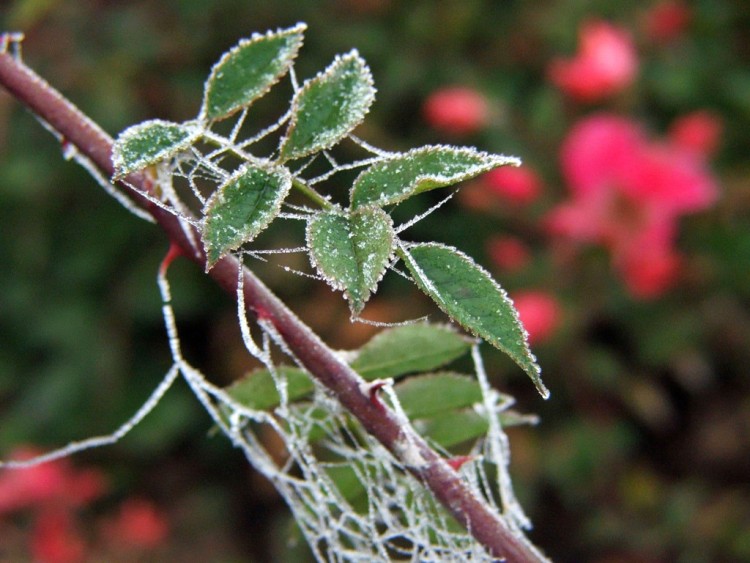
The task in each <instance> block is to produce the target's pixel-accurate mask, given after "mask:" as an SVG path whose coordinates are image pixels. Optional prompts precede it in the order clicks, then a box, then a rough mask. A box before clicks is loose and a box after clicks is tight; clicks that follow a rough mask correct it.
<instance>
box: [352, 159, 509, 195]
mask: <svg viewBox="0 0 750 563" xmlns="http://www.w3.org/2000/svg"><path fill="white" fill-rule="evenodd" d="M505 164H514V165H518V164H520V161H519V160H518V159H516V158H513V157H507V156H502V155H495V154H489V153H485V152H480V151H477V150H476V149H473V148H460V147H450V146H427V147H422V148H418V149H414V150H411V151H409V152H407V153H403V154H398V155H397V156H394V157H392V158H389V159H387V160H384V161H381V162H377V163H375V164H373V165H372V166H370V167H369V168H367V169H365V170H364V171H362V173H360V175H359V176H358V177H357V179H356V180H355V181H354V184H353V186H352V189H351V196H350V197H351V206H352V208H353V209H356V208H358V207H361V206H363V205H379V206H384V205H391V204H394V203H398V202H399V201H402V200H404V199H407V198H409V197H411V196H413V195H416V194H418V193H421V192H424V191H427V190H432V189H435V188H442V187H444V186H450V185H453V184H456V183H458V182H461V181H463V180H468V179H469V178H473V177H474V176H477V175H479V174H482V173H484V172H487V171H488V170H491V169H492V168H496V167H498V166H503V165H505Z"/></svg>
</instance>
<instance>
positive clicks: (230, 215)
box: [203, 163, 292, 271]
mask: <svg viewBox="0 0 750 563" xmlns="http://www.w3.org/2000/svg"><path fill="white" fill-rule="evenodd" d="M291 186H292V175H291V173H290V172H289V170H287V169H286V168H284V167H283V166H273V165H270V164H256V163H249V164H246V165H244V166H242V167H241V168H240V169H239V170H238V171H237V172H235V173H234V174H233V175H232V176H231V177H230V178H229V179H228V180H227V181H226V182H224V183H223V184H222V185H221V186H219V188H218V189H217V190H216V192H214V194H213V195H212V196H211V197H210V198H209V200H208V201H207V202H206V206H205V218H204V222H203V245H204V248H205V251H206V258H207V262H206V271H208V270H210V269H211V267H212V266H213V265H214V264H215V263H216V262H217V261H218V260H220V259H221V258H223V257H224V256H225V255H226V254H228V253H229V252H231V251H232V250H235V249H236V248H239V247H240V246H242V245H243V244H245V243H247V242H250V241H251V240H253V239H254V238H255V237H256V236H257V235H258V234H259V233H260V232H261V231H263V230H264V229H265V228H266V227H267V226H268V224H269V223H270V222H271V221H272V220H273V219H274V218H275V217H276V215H277V214H278V213H279V210H280V208H281V203H282V202H283V201H284V199H285V198H286V196H287V194H288V193H289V189H290V188H291Z"/></svg>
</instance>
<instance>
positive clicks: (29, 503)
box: [0, 448, 106, 515]
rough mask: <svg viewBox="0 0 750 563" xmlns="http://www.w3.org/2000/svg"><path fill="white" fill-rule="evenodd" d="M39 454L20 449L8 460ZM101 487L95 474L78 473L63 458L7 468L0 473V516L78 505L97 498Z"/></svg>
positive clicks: (103, 483)
mask: <svg viewBox="0 0 750 563" xmlns="http://www.w3.org/2000/svg"><path fill="white" fill-rule="evenodd" d="M40 453H41V452H39V451H37V450H36V449H35V448H21V449H19V450H18V451H17V452H15V453H14V454H12V456H11V457H13V458H14V459H20V460H23V459H30V458H32V457H34V456H36V455H39V454H40ZM105 488H106V485H105V481H104V477H103V476H102V474H101V473H100V472H99V471H97V470H95V469H87V470H78V469H76V468H74V467H73V466H72V465H71V464H70V463H69V462H68V460H66V459H59V460H56V461H50V462H47V463H42V464H40V465H35V466H33V467H29V468H27V469H8V470H5V471H3V472H2V473H0V515H2V514H3V513H7V512H14V511H17V510H23V509H26V508H32V507H38V506H42V505H46V504H49V503H54V504H65V505H68V506H80V505H82V504H86V503H87V502H90V501H92V500H94V499H96V498H97V497H99V496H100V495H101V494H102V493H103V492H104V490H105Z"/></svg>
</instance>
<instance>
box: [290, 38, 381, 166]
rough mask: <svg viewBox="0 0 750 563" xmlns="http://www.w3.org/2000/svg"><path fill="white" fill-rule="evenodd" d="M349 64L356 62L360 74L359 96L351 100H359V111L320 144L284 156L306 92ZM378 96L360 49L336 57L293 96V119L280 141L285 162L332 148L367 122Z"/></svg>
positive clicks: (357, 94)
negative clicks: (367, 116) (366, 117)
mask: <svg viewBox="0 0 750 563" xmlns="http://www.w3.org/2000/svg"><path fill="white" fill-rule="evenodd" d="M350 61H353V62H355V63H356V67H355V69H354V70H355V71H357V72H358V73H359V74H360V77H359V78H360V80H359V86H358V88H357V90H355V91H354V94H355V95H356V96H355V97H354V98H352V99H353V100H356V99H357V98H358V101H359V104H358V105H359V108H355V111H354V112H352V113H353V116H352V115H350V119H349V120H348V121H347V123H346V124H345V127H344V128H339V129H337V130H335V131H327V132H325V131H324V132H325V133H327V134H326V135H319V136H318V139H317V142H315V143H314V146H308V147H307V148H306V149H305V150H303V151H297V152H293V153H292V154H288V155H285V154H284V148H285V147H286V145H287V142H288V141H289V139H290V138H291V135H292V133H293V131H294V130H295V128H296V127H297V124H298V117H299V109H300V102H301V101H302V100H303V99H304V96H305V95H306V94H307V92H309V91H310V89H311V88H312V87H313V86H315V85H316V84H318V83H320V82H323V81H324V80H327V79H329V78H331V77H333V76H334V75H335V74H336V73H337V72H339V70H340V68H341V67H343V66H344V65H346V64H347V63H349V62H350ZM375 93H376V89H375V83H374V81H373V78H372V72H371V71H370V67H369V66H368V65H367V62H366V61H365V60H364V59H363V58H362V57H360V56H359V51H357V49H352V50H351V51H349V52H348V53H347V54H345V55H336V57H335V58H334V59H333V62H332V63H331V64H330V65H328V67H326V68H325V69H324V70H322V71H321V72H319V73H318V74H317V75H315V76H314V77H313V78H310V79H308V80H306V81H305V82H304V84H303V85H302V88H300V89H299V91H297V93H296V94H295V95H294V98H293V99H292V104H291V118H290V120H289V127H288V128H287V131H286V134H285V135H284V136H283V137H282V138H281V141H280V142H279V152H280V154H281V155H282V159H283V161H287V160H294V159H297V158H302V157H304V156H308V155H311V154H314V153H316V152H319V151H322V150H325V149H329V148H331V147H332V146H333V145H335V144H336V143H338V142H339V141H341V140H342V139H343V138H344V137H346V136H347V135H348V134H349V133H351V132H352V131H353V130H354V129H355V128H356V127H357V126H358V125H359V124H360V123H362V121H364V118H365V116H366V115H367V113H368V112H369V111H370V106H371V105H372V103H373V102H374V101H375Z"/></svg>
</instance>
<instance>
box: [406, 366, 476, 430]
mask: <svg viewBox="0 0 750 563" xmlns="http://www.w3.org/2000/svg"><path fill="white" fill-rule="evenodd" d="M393 390H394V391H395V392H396V395H398V400H399V402H400V403H401V407H402V408H403V409H404V412H405V413H406V414H407V415H408V416H409V419H415V418H428V417H433V416H435V415H438V414H441V413H447V412H449V411H453V410H456V409H462V408H466V407H470V406H472V405H474V404H476V403H480V402H481V401H482V389H481V388H480V387H479V383H478V382H477V380H476V379H474V378H472V377H469V376H466V375H461V374H458V373H453V372H441V373H430V374H427V375H419V376H414V377H409V378H408V379H406V380H404V381H402V382H401V383H399V384H398V385H396V386H395V387H394V389H393Z"/></svg>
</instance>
